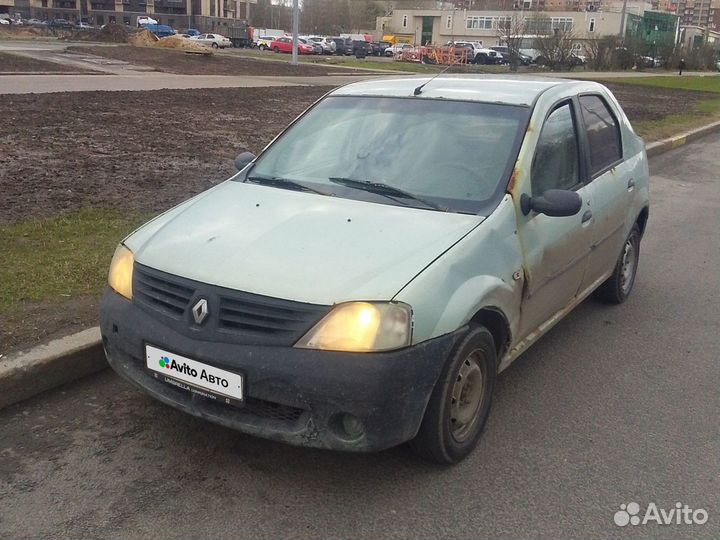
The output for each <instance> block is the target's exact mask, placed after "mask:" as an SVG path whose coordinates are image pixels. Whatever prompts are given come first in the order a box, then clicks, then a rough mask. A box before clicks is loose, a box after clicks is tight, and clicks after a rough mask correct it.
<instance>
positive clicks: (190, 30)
mask: <svg viewBox="0 0 720 540" xmlns="http://www.w3.org/2000/svg"><path fill="white" fill-rule="evenodd" d="M185 33H186V34H187V35H188V36H190V37H193V36H199V35H200V30H198V29H197V28H188V30H187V32H185Z"/></svg>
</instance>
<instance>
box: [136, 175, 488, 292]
mask: <svg viewBox="0 0 720 540" xmlns="http://www.w3.org/2000/svg"><path fill="white" fill-rule="evenodd" d="M483 219H484V218H482V217H480V216H473V215H465V214H454V213H445V212H436V211H430V210H422V209H416V208H407V207H397V206H390V205H383V204H377V203H369V202H363V201H354V200H349V199H342V198H336V197H329V196H322V195H316V194H312V193H305V192H295V191H289V190H284V189H278V188H272V187H268V186H259V185H254V184H245V183H241V182H234V181H228V182H225V183H223V184H221V185H219V186H217V187H215V188H213V189H211V190H209V191H206V192H205V193H202V194H201V195H199V196H197V197H195V198H193V199H190V200H189V201H187V202H185V203H183V204H181V205H180V206H177V207H175V208H173V209H172V210H169V211H168V212H166V213H165V214H162V215H161V216H158V217H157V218H155V219H154V220H152V221H151V222H149V223H147V224H146V225H144V226H143V227H141V228H140V229H138V230H137V231H135V232H134V233H132V234H131V235H130V236H129V237H128V238H126V239H125V242H124V243H125V245H127V246H128V248H130V249H131V250H132V251H133V252H134V254H135V260H136V261H137V262H139V263H140V264H143V265H146V266H149V267H152V268H155V269H158V270H161V271H165V272H169V273H171V274H175V275H178V276H182V277H186V278H189V279H194V280H197V281H202V282H204V283H209V284H213V285H219V286H222V287H228V288H232V289H236V290H241V291H246V292H252V293H256V294H262V295H266V296H272V297H276V298H284V299H289V300H296V301H300V302H308V303H313V304H325V305H331V304H334V303H338V302H343V301H348V300H390V299H392V298H393V296H395V294H396V293H397V292H398V291H399V290H400V289H401V288H402V287H403V286H404V285H405V284H406V283H408V282H409V281H410V280H411V279H412V278H413V277H415V276H416V275H417V274H418V273H419V272H421V271H422V270H423V269H424V268H425V267H426V266H427V265H429V264H430V263H431V262H432V261H433V260H435V259H436V258H437V257H438V256H439V255H441V254H442V253H443V252H444V251H446V250H447V249H448V248H449V247H451V246H452V245H453V244H454V243H456V242H457V241H458V240H460V239H461V238H462V237H463V236H464V235H466V234H467V233H468V232H470V231H471V230H472V229H473V228H474V227H476V226H477V225H478V224H480V223H481V222H482V221H483Z"/></svg>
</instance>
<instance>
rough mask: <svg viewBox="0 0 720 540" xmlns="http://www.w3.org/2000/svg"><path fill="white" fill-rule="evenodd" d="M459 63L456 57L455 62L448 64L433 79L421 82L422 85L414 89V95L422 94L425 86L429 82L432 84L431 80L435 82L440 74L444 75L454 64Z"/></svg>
mask: <svg viewBox="0 0 720 540" xmlns="http://www.w3.org/2000/svg"><path fill="white" fill-rule="evenodd" d="M457 64H458V61H457V59H455V60H454V61H453V62H451V63H450V64H448V65H447V67H446V68H445V69H443V70H442V71H441V72H439V73H437V74H436V75H435V76H434V77H433V78H432V79H430V80H429V81H428V82H426V83H423V84H421V85H420V86H418V87H417V88H416V89H415V90H414V91H413V95H414V96H419V95H420V94H422V91H423V88H425V87H426V86H427V85H428V84H430V83H431V82H433V81H434V80H435V79H437V78H438V77H439V76H440V75H443V74H444V73H445V72H446V71H447V70H448V69H450V68H451V67H453V66H455V65H457Z"/></svg>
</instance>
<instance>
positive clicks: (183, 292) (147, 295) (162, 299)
mask: <svg viewBox="0 0 720 540" xmlns="http://www.w3.org/2000/svg"><path fill="white" fill-rule="evenodd" d="M134 281H135V283H134V287H133V294H134V295H136V296H137V295H139V296H140V298H141V299H142V300H143V301H144V302H147V303H148V304H151V305H153V306H155V307H157V308H158V309H160V310H162V311H165V312H167V313H169V314H173V315H175V316H181V315H182V314H183V313H185V310H186V309H187V307H188V304H189V303H190V299H191V298H192V296H193V294H194V293H195V290H194V289H193V288H191V287H187V286H184V285H181V284H178V283H177V282H176V281H171V280H170V279H167V278H166V277H165V276H163V275H162V274H161V273H159V272H151V271H150V269H144V268H143V267H142V266H139V265H135V272H134Z"/></svg>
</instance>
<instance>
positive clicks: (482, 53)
mask: <svg viewBox="0 0 720 540" xmlns="http://www.w3.org/2000/svg"><path fill="white" fill-rule="evenodd" d="M448 45H452V46H454V47H464V48H468V50H470V49H472V52H470V53H469V54H468V64H501V63H502V62H503V57H502V55H500V54H498V52H497V51H494V50H492V49H487V48H485V47H483V46H482V44H481V43H479V42H471V41H451V42H449V43H448Z"/></svg>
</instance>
